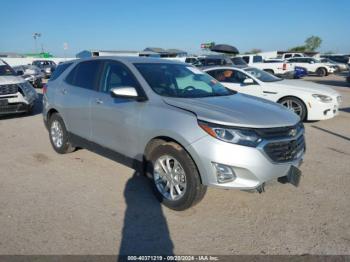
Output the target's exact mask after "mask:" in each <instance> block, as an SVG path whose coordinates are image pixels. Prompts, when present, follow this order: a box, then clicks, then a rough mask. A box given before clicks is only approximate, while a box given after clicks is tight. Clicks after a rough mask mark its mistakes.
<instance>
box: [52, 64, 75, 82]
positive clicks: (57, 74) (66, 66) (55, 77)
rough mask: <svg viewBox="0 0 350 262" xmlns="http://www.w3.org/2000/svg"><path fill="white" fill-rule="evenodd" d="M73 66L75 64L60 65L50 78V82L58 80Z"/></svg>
mask: <svg viewBox="0 0 350 262" xmlns="http://www.w3.org/2000/svg"><path fill="white" fill-rule="evenodd" d="M72 64H73V63H65V64H61V65H58V66H57V68H56V69H55V71H53V74H52V75H51V77H50V81H53V80H55V79H57V78H58V77H59V76H60V75H61V74H62V73H63V72H64V71H65V70H66V69H67V68H68V67H69V66H71V65H72Z"/></svg>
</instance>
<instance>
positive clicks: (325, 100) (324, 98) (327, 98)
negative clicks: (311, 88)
mask: <svg viewBox="0 0 350 262" xmlns="http://www.w3.org/2000/svg"><path fill="white" fill-rule="evenodd" d="M312 96H313V97H314V98H316V99H317V100H318V101H321V102H323V103H329V102H332V100H333V99H332V98H331V97H330V96H325V95H319V94H313V95H312Z"/></svg>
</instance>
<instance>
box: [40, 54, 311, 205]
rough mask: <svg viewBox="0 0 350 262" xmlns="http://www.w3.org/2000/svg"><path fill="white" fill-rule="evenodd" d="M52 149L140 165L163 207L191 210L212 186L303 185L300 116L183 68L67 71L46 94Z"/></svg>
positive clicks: (104, 61)
mask: <svg viewBox="0 0 350 262" xmlns="http://www.w3.org/2000/svg"><path fill="white" fill-rule="evenodd" d="M43 93H44V97H43V104H44V110H43V117H44V122H45V124H46V126H47V128H48V131H49V137H50V141H51V144H52V146H53V148H54V150H55V151H56V152H57V153H60V154H64V153H69V152H73V151H74V150H75V148H77V147H79V148H86V149H89V150H92V151H94V152H97V153H100V154H102V155H103V154H105V155H106V156H112V157H113V159H117V160H118V159H119V160H120V162H122V163H125V164H130V165H131V166H134V163H140V164H141V165H140V167H142V168H143V169H142V170H143V171H145V173H146V175H147V176H148V177H150V178H151V182H152V186H153V188H154V191H155V194H156V195H157V197H158V198H159V200H160V201H161V202H162V203H163V204H164V205H166V206H167V207H169V208H171V209H175V210H184V209H186V208H189V207H191V206H193V205H194V204H196V203H198V202H199V201H200V200H201V199H202V198H203V197H204V194H205V192H206V188H207V186H215V187H219V188H225V189H228V188H237V189H242V190H253V189H258V191H259V190H260V191H261V189H262V188H263V185H264V184H265V182H267V181H270V180H272V179H279V180H280V181H281V182H282V181H284V182H290V183H292V184H294V185H296V184H297V183H298V182H299V178H300V174H301V173H300V171H299V169H298V167H299V165H300V164H301V162H302V158H303V155H304V151H305V143H304V127H303V124H302V123H301V122H300V119H299V117H298V116H297V115H296V114H294V113H293V112H291V111H290V110H288V109H286V108H285V107H283V106H281V105H278V104H276V103H272V102H269V101H267V100H264V99H260V98H254V97H251V96H248V95H244V94H239V93H237V92H235V91H232V90H229V89H227V88H225V87H224V86H223V85H221V84H220V83H219V82H218V81H217V80H215V79H214V78H212V77H211V76H209V75H208V74H206V73H203V72H202V71H200V70H199V69H197V68H195V67H193V66H191V65H188V64H184V63H181V62H175V61H167V60H164V59H163V60H162V59H155V58H139V57H128V58H125V57H124V58H123V57H98V58H90V59H83V60H76V61H71V62H66V63H63V64H60V65H59V66H58V67H57V69H56V70H55V71H54V73H53V75H52V77H51V79H50V81H49V82H48V84H47V86H46V87H45V88H44V90H43Z"/></svg>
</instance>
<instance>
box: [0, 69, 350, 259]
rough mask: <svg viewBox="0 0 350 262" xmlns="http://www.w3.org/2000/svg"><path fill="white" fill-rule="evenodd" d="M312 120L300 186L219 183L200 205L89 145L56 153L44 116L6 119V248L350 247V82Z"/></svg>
mask: <svg viewBox="0 0 350 262" xmlns="http://www.w3.org/2000/svg"><path fill="white" fill-rule="evenodd" d="M307 80H309V81H315V82H319V83H324V84H327V85H330V86H331V87H333V88H334V89H336V90H338V91H339V92H340V93H341V94H342V96H343V99H344V102H343V104H342V106H341V111H340V114H339V115H338V116H337V117H335V118H334V119H331V120H327V121H320V122H312V123H306V124H305V126H306V141H307V153H306V157H305V161H304V164H303V165H302V167H301V169H302V171H303V177H302V181H301V184H300V186H299V187H298V188H295V187H293V186H291V185H282V184H279V183H277V182H272V183H269V184H268V185H267V186H266V192H265V193H263V194H258V193H247V192H242V191H237V190H219V189H212V188H211V189H209V190H208V192H207V195H206V197H205V198H204V199H203V201H202V202H201V203H200V204H199V205H197V206H195V207H194V208H192V209H190V210H187V211H184V212H175V211H171V210H169V209H167V208H164V207H162V206H161V205H160V204H159V203H158V201H157V200H156V198H155V197H154V196H153V193H152V192H151V189H150V186H149V184H148V181H147V179H146V178H144V177H142V176H139V175H138V174H137V173H135V171H134V170H132V169H130V168H127V167H125V166H122V165H121V164H118V163H116V162H113V161H111V160H109V159H106V158H103V157H102V156H99V155H96V154H94V153H91V152H89V151H87V150H79V151H77V152H74V153H72V154H67V155H58V154H56V153H55V152H54V151H53V149H52V148H51V145H50V143H49V139H48V133H47V130H46V129H45V127H44V124H43V121H42V116H41V114H40V111H41V105H40V103H39V104H38V106H37V107H36V111H35V114H34V115H33V116H22V117H6V118H4V119H1V120H0V145H1V151H0V254H37V255H38V254H56V255H59V254H129V253H132V254H153V255H155V254H176V255H179V254H196V255H199V254H207V255H208V254H215V255H219V254H227V255H230V254H350V219H349V217H350V86H349V85H348V84H346V83H345V81H344V76H339V75H337V76H336V75H333V76H328V77H324V78H319V77H308V78H307Z"/></svg>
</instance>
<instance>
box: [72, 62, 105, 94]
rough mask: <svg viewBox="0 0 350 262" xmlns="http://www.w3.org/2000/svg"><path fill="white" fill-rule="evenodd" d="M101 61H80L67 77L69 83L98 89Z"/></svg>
mask: <svg viewBox="0 0 350 262" xmlns="http://www.w3.org/2000/svg"><path fill="white" fill-rule="evenodd" d="M101 63H102V62H101V61H85V62H80V63H79V64H77V65H76V67H75V68H74V69H73V70H72V71H71V72H70V73H69V75H68V76H67V78H66V82H67V83H68V84H71V85H74V86H79V87H82V88H86V89H97V86H98V78H99V77H98V76H99V73H100V69H101Z"/></svg>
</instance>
